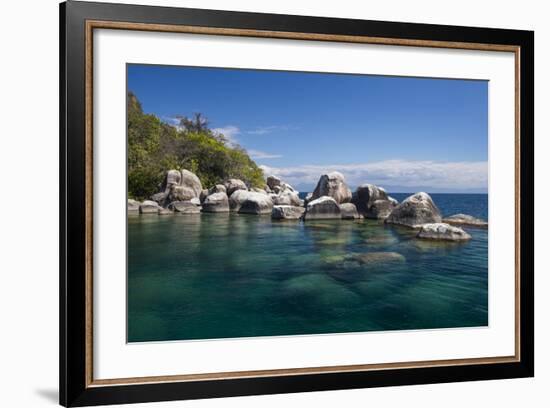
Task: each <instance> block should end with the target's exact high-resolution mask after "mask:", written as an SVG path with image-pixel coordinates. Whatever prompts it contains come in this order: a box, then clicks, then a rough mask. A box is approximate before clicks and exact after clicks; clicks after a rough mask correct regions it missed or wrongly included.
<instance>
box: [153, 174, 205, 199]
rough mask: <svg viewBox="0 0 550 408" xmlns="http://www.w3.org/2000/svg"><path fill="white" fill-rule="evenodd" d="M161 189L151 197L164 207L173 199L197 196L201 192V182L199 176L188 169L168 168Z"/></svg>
mask: <svg viewBox="0 0 550 408" xmlns="http://www.w3.org/2000/svg"><path fill="white" fill-rule="evenodd" d="M161 190H162V191H161V192H159V193H157V194H155V195H153V196H152V197H151V199H152V200H153V201H156V202H157V203H158V204H159V205H161V206H163V207H164V206H166V205H167V204H169V203H171V202H173V201H187V200H191V199H192V198H195V197H196V198H199V197H200V196H201V192H202V184H201V181H200V180H199V178H198V177H197V176H196V175H195V174H193V173H191V172H190V171H189V170H182V171H179V170H168V171H167V172H166V177H165V178H164V181H163V183H162V188H161Z"/></svg>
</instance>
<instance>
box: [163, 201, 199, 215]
mask: <svg viewBox="0 0 550 408" xmlns="http://www.w3.org/2000/svg"><path fill="white" fill-rule="evenodd" d="M168 209H170V210H172V211H175V212H178V213H183V214H198V213H200V212H201V210H200V208H199V207H197V206H196V205H195V204H194V203H192V202H191V201H174V202H172V203H170V204H168Z"/></svg>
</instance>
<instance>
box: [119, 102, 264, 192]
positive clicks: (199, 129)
mask: <svg viewBox="0 0 550 408" xmlns="http://www.w3.org/2000/svg"><path fill="white" fill-rule="evenodd" d="M127 103H128V195H129V196H130V197H133V198H135V199H138V200H143V199H146V198H149V197H150V196H151V195H153V194H154V193H156V192H158V191H159V189H160V187H161V185H162V182H163V180H164V178H165V175H166V169H176V170H182V169H188V170H189V171H191V172H193V173H194V174H196V175H197V177H198V178H199V179H200V181H201V182H202V184H203V185H215V184H216V183H217V182H218V181H219V180H226V179H230V178H235V179H240V180H243V181H244V182H245V183H246V184H247V185H248V186H250V187H260V186H263V185H264V184H265V181H264V176H263V172H262V170H261V169H260V168H259V167H258V166H257V165H256V163H254V161H253V160H252V159H251V158H250V157H249V156H248V154H247V153H246V151H245V150H244V149H243V148H241V147H240V146H238V145H234V144H230V143H228V141H227V140H226V138H225V137H224V135H222V134H219V133H215V132H213V131H212V130H211V129H210V128H209V126H208V120H207V119H206V118H205V117H204V116H203V115H202V114H200V113H196V114H195V115H194V117H192V118H188V117H185V116H181V117H178V119H179V120H180V122H179V126H173V125H170V124H168V123H165V122H163V121H162V120H161V119H160V118H158V117H157V116H155V115H152V114H146V113H144V112H143V109H142V106H141V103H140V101H139V100H138V98H137V97H136V95H135V94H133V93H132V92H129V93H128V101H127Z"/></svg>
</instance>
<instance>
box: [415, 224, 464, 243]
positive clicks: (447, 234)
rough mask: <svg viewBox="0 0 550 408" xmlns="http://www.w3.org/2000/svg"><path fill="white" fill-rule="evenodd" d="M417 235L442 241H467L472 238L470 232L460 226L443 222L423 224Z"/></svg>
mask: <svg viewBox="0 0 550 408" xmlns="http://www.w3.org/2000/svg"><path fill="white" fill-rule="evenodd" d="M417 237H418V238H422V239H434V240H444V241H467V240H469V239H472V237H471V236H470V234H468V233H467V232H465V231H464V230H463V229H462V228H459V227H454V226H452V225H449V224H445V223H433V224H424V225H422V227H421V228H420V231H419V232H418V235H417Z"/></svg>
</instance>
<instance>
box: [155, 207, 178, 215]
mask: <svg viewBox="0 0 550 408" xmlns="http://www.w3.org/2000/svg"><path fill="white" fill-rule="evenodd" d="M158 213H159V215H172V214H174V212H173V211H172V210H169V209H168V208H162V207H161V208H159V211H158Z"/></svg>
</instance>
